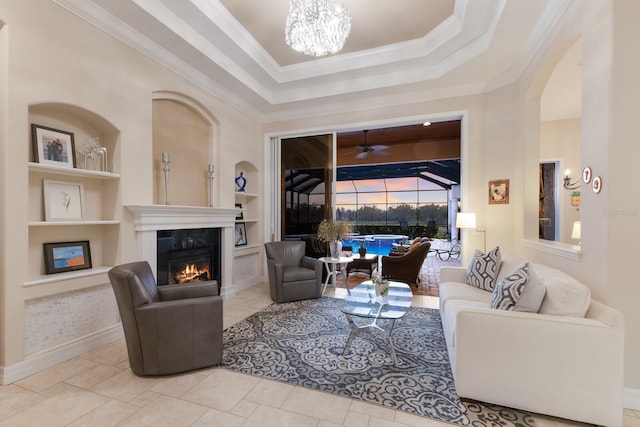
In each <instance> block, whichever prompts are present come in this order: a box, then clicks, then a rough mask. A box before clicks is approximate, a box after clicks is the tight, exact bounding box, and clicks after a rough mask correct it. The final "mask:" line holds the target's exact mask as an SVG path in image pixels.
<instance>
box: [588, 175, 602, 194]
mask: <svg viewBox="0 0 640 427" xmlns="http://www.w3.org/2000/svg"><path fill="white" fill-rule="evenodd" d="M591 188H592V189H593V192H594V193H596V194H598V193H599V192H600V191H602V178H600V177H599V176H594V177H593V182H592V183H591Z"/></svg>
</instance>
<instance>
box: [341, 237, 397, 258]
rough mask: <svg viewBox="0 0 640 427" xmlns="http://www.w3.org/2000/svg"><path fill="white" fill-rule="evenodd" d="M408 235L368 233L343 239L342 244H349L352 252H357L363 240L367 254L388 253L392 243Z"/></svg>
mask: <svg viewBox="0 0 640 427" xmlns="http://www.w3.org/2000/svg"><path fill="white" fill-rule="evenodd" d="M408 238H409V236H403V235H401V234H369V235H366V236H352V237H351V238H350V239H347V240H343V241H342V246H351V247H352V248H353V252H354V253H357V252H358V248H359V247H360V242H361V241H364V247H365V248H367V253H368V254H376V255H389V251H390V250H391V249H392V248H393V244H394V243H400V242H401V241H403V240H406V239H408Z"/></svg>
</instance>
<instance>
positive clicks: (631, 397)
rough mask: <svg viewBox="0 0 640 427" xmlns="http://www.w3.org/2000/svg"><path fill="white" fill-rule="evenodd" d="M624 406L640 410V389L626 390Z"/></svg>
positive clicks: (623, 398)
mask: <svg viewBox="0 0 640 427" xmlns="http://www.w3.org/2000/svg"><path fill="white" fill-rule="evenodd" d="M622 400H623V401H622V406H623V407H624V408H627V409H635V410H640V389H637V388H625V389H624V392H623V394H622Z"/></svg>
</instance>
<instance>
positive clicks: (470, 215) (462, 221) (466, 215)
mask: <svg viewBox="0 0 640 427" xmlns="http://www.w3.org/2000/svg"><path fill="white" fill-rule="evenodd" d="M456 228H462V229H469V230H475V231H477V232H478V233H484V234H483V237H484V240H483V246H482V251H483V252H486V251H487V232H486V231H485V230H478V229H477V227H476V214H475V213H474V212H458V215H456Z"/></svg>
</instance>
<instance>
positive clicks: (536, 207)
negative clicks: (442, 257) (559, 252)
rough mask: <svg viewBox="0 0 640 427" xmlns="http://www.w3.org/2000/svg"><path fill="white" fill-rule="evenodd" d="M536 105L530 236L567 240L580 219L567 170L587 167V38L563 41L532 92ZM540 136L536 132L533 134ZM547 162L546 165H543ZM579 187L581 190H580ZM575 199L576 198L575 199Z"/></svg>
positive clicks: (530, 165) (532, 102) (527, 229)
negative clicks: (568, 185)
mask: <svg viewBox="0 0 640 427" xmlns="http://www.w3.org/2000/svg"><path fill="white" fill-rule="evenodd" d="M528 102H529V103H530V105H532V106H534V105H535V108H536V110H538V111H537V112H536V117H537V119H536V125H535V127H536V129H535V130H536V132H530V133H529V135H531V136H532V138H529V139H528V141H527V145H528V147H527V152H529V153H531V160H533V159H535V162H534V161H531V162H527V168H530V169H527V171H528V172H527V176H528V177H529V178H530V179H531V180H529V178H528V182H529V183H530V184H529V185H530V186H528V188H529V190H527V201H526V203H525V206H526V209H527V213H526V215H525V232H524V235H525V237H527V238H529V239H531V240H534V239H535V240H538V239H539V240H540V241H541V242H544V241H547V240H551V241H558V242H561V243H564V244H567V245H575V244H577V243H578V242H577V241H576V240H573V239H571V231H572V225H573V222H574V221H577V220H579V219H580V212H579V209H580V207H579V206H573V205H572V195H573V194H574V192H573V191H570V190H566V189H564V188H563V186H562V181H563V178H564V175H565V171H566V170H567V169H569V170H571V175H572V176H571V178H572V179H573V180H575V179H576V178H579V177H580V172H581V166H580V165H581V151H582V150H581V144H582V138H581V127H582V39H581V38H580V37H579V36H575V37H572V38H569V39H567V40H565V41H563V42H562V43H560V44H558V45H557V47H556V48H555V49H553V50H552V51H551V54H549V55H548V56H547V58H546V59H545V61H544V62H543V63H542V65H541V67H540V68H539V70H538V73H537V74H536V76H535V78H534V80H533V83H532V85H531V87H530V90H529V94H528ZM532 130H533V129H532ZM534 135H535V137H533V136H534ZM541 165H543V166H542V167H541ZM578 191H579V190H578ZM574 200H575V199H574Z"/></svg>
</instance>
